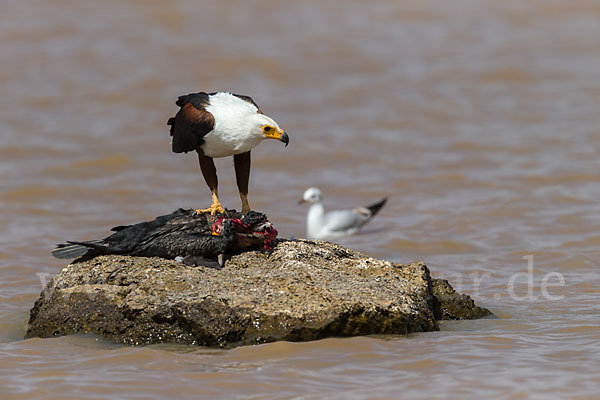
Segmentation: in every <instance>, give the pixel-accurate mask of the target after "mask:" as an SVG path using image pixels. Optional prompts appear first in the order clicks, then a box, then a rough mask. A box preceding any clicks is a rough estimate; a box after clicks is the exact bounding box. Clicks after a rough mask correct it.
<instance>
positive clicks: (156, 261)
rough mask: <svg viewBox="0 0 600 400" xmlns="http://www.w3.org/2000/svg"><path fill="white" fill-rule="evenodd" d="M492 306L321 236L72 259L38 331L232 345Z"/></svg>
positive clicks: (47, 299) (35, 326) (407, 324)
mask: <svg viewBox="0 0 600 400" xmlns="http://www.w3.org/2000/svg"><path fill="white" fill-rule="evenodd" d="M487 315H491V313H490V312H489V311H488V310H486V309H484V308H480V307H477V306H476V305H475V304H474V302H473V301H472V300H471V299H470V298H469V297H468V296H465V295H461V294H459V293H456V292H455V291H454V290H453V289H452V287H451V286H450V285H449V284H448V282H447V281H442V280H437V279H431V277H430V274H429V270H428V268H427V267H426V266H425V265H424V264H423V263H412V264H409V265H400V264H394V263H391V262H389V261H384V260H378V259H374V258H371V257H368V256H366V255H364V254H361V253H359V252H356V251H353V250H350V249H348V248H345V247H342V246H339V245H337V244H332V243H327V242H321V241H305V240H296V241H286V240H278V241H277V244H276V247H275V249H274V250H273V251H272V252H271V253H263V252H260V251H251V252H245V253H242V254H239V255H236V256H233V257H232V258H231V259H230V260H228V261H227V263H226V265H225V267H224V268H223V269H220V270H218V269H214V268H208V267H203V266H197V267H194V266H188V265H185V264H182V263H178V262H176V261H173V260H166V259H162V258H157V257H153V258H147V257H131V256H118V255H106V256H98V257H96V258H93V259H91V260H87V261H82V262H76V263H73V264H70V265H68V266H67V267H66V268H64V269H63V270H62V271H61V272H60V273H59V274H58V275H56V276H55V277H54V278H53V279H52V280H51V281H50V282H49V283H48V286H47V287H46V288H45V289H44V290H43V291H42V293H41V295H40V298H39V299H38V300H37V301H36V303H35V305H34V307H33V309H32V310H31V316H30V320H29V327H28V330H27V337H36V336H39V337H52V336H59V335H68V334H73V333H95V334H98V335H101V336H103V337H106V338H109V339H111V340H113V341H115V342H119V343H127V344H151V343H164V342H175V343H186V344H196V345H204V346H220V347H232V346H237V345H248V344H257V343H264V342H271V341H277V340H290V341H305V340H315V339H321V338H325V337H331V336H355V335H369V334H406V333H410V332H422V331H433V330H438V329H439V328H438V324H437V322H436V320H437V319H472V318H481V317H484V316H487Z"/></svg>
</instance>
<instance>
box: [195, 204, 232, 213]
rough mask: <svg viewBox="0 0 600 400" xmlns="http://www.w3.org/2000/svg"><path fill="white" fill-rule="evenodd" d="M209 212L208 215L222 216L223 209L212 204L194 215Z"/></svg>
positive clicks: (218, 205)
mask: <svg viewBox="0 0 600 400" xmlns="http://www.w3.org/2000/svg"><path fill="white" fill-rule="evenodd" d="M207 212H210V215H216V214H217V213H219V214H223V213H225V209H224V208H223V206H221V205H220V204H213V205H211V206H210V207H208V208H205V209H203V210H202V209H200V210H196V214H204V213H207Z"/></svg>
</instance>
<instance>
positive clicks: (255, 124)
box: [248, 114, 290, 147]
mask: <svg viewBox="0 0 600 400" xmlns="http://www.w3.org/2000/svg"><path fill="white" fill-rule="evenodd" d="M248 122H249V124H250V127H249V128H250V131H251V132H252V134H253V135H256V136H259V137H260V138H261V139H276V140H279V141H281V142H283V143H285V145H286V147H287V145H288V143H289V142H290V138H289V137H288V135H287V133H285V132H284V131H283V129H281V128H280V127H279V125H278V124H277V122H275V120H273V118H271V117H268V116H266V115H264V114H253V115H252V117H251V118H249V119H248Z"/></svg>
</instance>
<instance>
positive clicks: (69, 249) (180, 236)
mask: <svg viewBox="0 0 600 400" xmlns="http://www.w3.org/2000/svg"><path fill="white" fill-rule="evenodd" d="M111 230H112V231H114V232H115V233H113V234H112V235H110V236H108V237H106V238H104V239H99V240H90V241H85V242H77V241H67V243H63V244H59V245H57V246H56V248H55V249H54V250H52V255H53V256H54V257H57V258H77V257H84V259H90V258H93V257H96V256H99V255H107V254H120V255H129V256H142V257H162V258H168V259H176V258H177V259H179V258H180V257H181V259H182V260H183V262H184V263H186V264H188V265H206V266H211V267H216V266H218V267H223V265H224V264H225V258H226V257H227V256H229V255H232V254H239V253H241V252H244V251H249V250H259V249H270V246H271V242H272V241H273V240H274V239H275V238H276V237H277V230H275V228H273V226H272V225H271V223H270V222H269V221H268V220H267V217H266V215H265V214H262V213H259V212H255V211H250V212H248V213H246V214H242V213H237V212H235V211H227V212H226V215H222V216H211V215H210V214H209V213H202V214H198V213H196V211H194V210H191V209H188V210H185V209H182V208H180V209H178V210H176V211H175V212H173V213H171V214H168V215H162V216H160V217H157V218H156V219H154V220H153V221H147V222H141V223H139V224H134V225H125V226H117V227H114V228H112V229H111Z"/></svg>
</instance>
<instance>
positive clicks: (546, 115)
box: [0, 0, 600, 399]
mask: <svg viewBox="0 0 600 400" xmlns="http://www.w3.org/2000/svg"><path fill="white" fill-rule="evenodd" d="M0 8H1V12H0V13H1V17H0V63H1V64H0V93H1V94H2V95H1V96H0V133H1V142H0V144H1V148H0V178H1V181H0V185H1V191H0V205H1V210H2V211H1V212H2V215H1V218H2V225H1V226H2V230H1V232H0V241H1V243H0V245H1V246H0V269H1V271H0V273H1V275H0V299H1V303H0V359H1V363H0V397H2V398H3V399H49V398H61V399H64V398H72V399H99V398H160V397H165V398H166V397H178V398H198V397H199V398H255V399H263V398H296V397H301V398H306V399H320V398H380V399H383V398H390V399H391V398H503V399H504V398H512V399H529V398H531V399H548V398H598V396H600V375H599V373H598V370H599V367H600V344H599V342H600V309H599V300H600V299H599V290H600V273H599V261H598V260H599V259H600V229H599V228H600V202H599V199H600V157H599V156H598V153H599V147H600V3H599V2H598V1H596V0H588V1H584V0H573V1H554V0H548V1H541V0H539V1H527V2H525V1H517V0H509V1H502V2H501V1H491V0H484V1H475V0H458V1H452V2H447V1H442V0H432V1H426V2H419V1H412V0H411V1H403V2H392V1H374V2H357V1H350V2H345V3H341V2H328V1H325V2H321V1H314V0H305V1H303V2H295V3H291V2H277V1H267V0H265V1H249V2H233V1H206V2H194V1H188V0H181V1H178V2H172V3H168V4H167V3H165V2H161V1H130V2H117V1H113V0H107V1H102V2H83V1H73V0H44V1H42V0H31V1H16V0H5V1H3V2H2V4H0ZM197 90H211V91H212V90H230V91H234V92H237V93H242V94H249V95H251V96H253V97H254V99H255V101H256V102H257V103H258V104H259V105H260V106H261V107H262V109H263V110H264V111H265V113H267V114H268V115H271V116H273V117H274V118H275V119H276V120H277V121H278V122H279V124H280V125H281V126H282V127H283V128H284V129H286V131H288V132H289V134H290V139H291V140H290V145H289V147H287V148H284V147H283V146H282V145H281V143H278V142H274V141H269V142H265V143H262V144H261V145H260V146H259V147H258V148H257V149H256V150H255V151H254V153H253V154H254V156H253V157H254V159H253V171H252V180H251V189H250V202H251V205H252V206H253V208H255V209H259V210H263V211H265V212H267V213H268V215H269V217H270V219H271V220H272V221H273V222H274V223H275V225H276V227H277V228H278V229H279V231H280V235H281V236H284V237H290V236H296V237H301V236H303V235H304V221H305V213H306V209H305V208H302V207H301V206H298V205H297V204H296V203H297V200H298V199H299V198H300V196H301V194H302V192H303V191H304V189H305V188H307V187H308V186H313V185H314V186H318V187H320V188H321V189H322V190H323V191H324V192H325V196H326V197H325V203H326V207H328V208H330V209H331V208H341V207H353V206H356V205H363V204H368V203H369V202H371V201H373V200H376V199H378V198H380V197H382V196H389V197H390V201H389V203H388V204H387V205H386V207H385V208H384V209H383V210H382V212H381V214H380V215H379V216H378V217H377V218H376V219H375V220H374V221H373V222H372V223H371V224H370V225H369V226H368V227H367V228H366V229H365V232H364V233H363V234H362V235H360V236H355V237H351V238H348V239H345V240H343V241H342V244H345V245H347V246H350V247H352V248H356V249H358V250H361V251H364V252H366V253H368V254H370V255H372V256H375V257H380V258H387V259H390V260H393V261H397V262H409V261H412V260H416V259H420V260H423V261H425V262H426V263H427V264H428V265H429V266H430V268H431V269H432V271H433V274H434V275H435V276H442V277H446V278H448V279H450V281H451V282H452V283H453V284H454V286H455V287H456V288H457V289H459V290H461V291H464V292H466V293H469V294H471V295H472V296H473V297H474V298H475V299H476V300H477V301H478V303H480V304H481V305H483V306H486V307H488V308H490V309H491V310H492V311H493V312H494V313H495V314H496V315H498V316H499V319H495V320H492V319H486V320H479V321H468V322H446V323H443V324H442V330H441V331H440V332H434V333H422V334H413V335H409V336H408V337H405V336H386V337H357V338H340V339H336V338H332V339H327V340H321V341H315V342H309V343H284V342H283V343H273V344H266V345H261V346H254V347H244V348H237V349H233V350H216V349H206V348H197V347H186V346H175V345H161V346H149V347H124V346H117V345H113V344H111V343H107V342H105V341H103V340H102V339H100V338H97V337H94V336H71V337H60V338H55V339H44V340H42V339H30V340H23V339H22V338H23V334H24V332H25V324H26V321H27V318H28V312H29V309H30V307H31V306H32V304H33V302H34V301H35V299H36V298H37V296H38V294H39V292H40V290H41V281H43V280H44V279H49V278H50V277H51V276H52V275H54V274H56V273H57V272H58V271H59V270H60V269H61V267H62V266H64V263H63V262H62V261H60V260H56V259H53V258H52V257H51V256H50V253H49V250H50V249H51V248H52V246H53V245H54V244H55V243H58V242H61V241H64V240H66V239H91V238H98V237H104V236H105V235H106V234H107V233H108V229H109V228H110V227H111V226H114V225H121V224H124V223H131V222H139V221H143V220H147V219H151V218H153V217H154V216H156V215H160V214H165V213H169V212H171V211H173V210H174V209H176V208H177V207H200V206H207V205H208V200H209V196H210V194H209V192H208V190H207V188H206V186H205V184H204V183H203V181H202V180H201V176H200V174H199V172H198V166H197V161H196V159H195V157H194V156H193V155H191V154H189V155H187V156H184V155H179V154H173V153H171V151H170V149H169V137H168V131H167V127H166V125H165V122H166V120H167V118H168V117H170V116H171V115H172V114H173V112H174V111H175V106H174V104H173V101H174V99H175V98H176V96H178V95H180V94H185V93H188V92H192V91H197ZM217 164H218V169H219V178H220V182H221V193H222V198H223V201H224V203H225V205H226V206H229V207H233V208H235V207H239V199H238V197H237V193H236V190H235V185H234V175H233V168H232V162H231V160H227V159H225V160H219V162H218V163H217Z"/></svg>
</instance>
